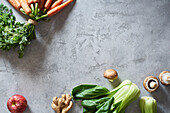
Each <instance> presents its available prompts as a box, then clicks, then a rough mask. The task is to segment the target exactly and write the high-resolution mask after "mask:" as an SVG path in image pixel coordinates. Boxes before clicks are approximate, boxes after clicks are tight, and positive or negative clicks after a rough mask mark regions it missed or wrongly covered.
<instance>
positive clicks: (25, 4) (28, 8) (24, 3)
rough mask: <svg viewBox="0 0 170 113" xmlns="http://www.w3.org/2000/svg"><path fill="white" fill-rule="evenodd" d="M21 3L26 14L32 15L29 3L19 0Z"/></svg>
mask: <svg viewBox="0 0 170 113" xmlns="http://www.w3.org/2000/svg"><path fill="white" fill-rule="evenodd" d="M19 3H20V4H21V6H22V8H23V10H24V12H25V13H26V14H27V15H29V14H30V13H31V9H30V7H29V6H28V3H27V1H26V0H19Z"/></svg>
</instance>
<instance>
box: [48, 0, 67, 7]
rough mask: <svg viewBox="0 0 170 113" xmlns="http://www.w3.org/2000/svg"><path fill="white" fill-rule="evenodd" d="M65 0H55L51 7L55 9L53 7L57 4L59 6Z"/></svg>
mask: <svg viewBox="0 0 170 113" xmlns="http://www.w3.org/2000/svg"><path fill="white" fill-rule="evenodd" d="M63 1H64V0H57V1H55V2H54V3H53V4H52V6H51V7H50V9H53V8H54V7H56V6H59V5H60V4H61V3H62V2H63Z"/></svg>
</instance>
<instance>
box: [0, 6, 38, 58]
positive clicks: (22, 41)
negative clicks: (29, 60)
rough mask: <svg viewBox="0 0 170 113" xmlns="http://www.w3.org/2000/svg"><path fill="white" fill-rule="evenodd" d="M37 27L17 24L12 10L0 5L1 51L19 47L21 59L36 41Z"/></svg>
mask: <svg viewBox="0 0 170 113" xmlns="http://www.w3.org/2000/svg"><path fill="white" fill-rule="evenodd" d="M35 37H36V34H35V26H34V25H33V24H25V23H20V22H16V19H15V16H14V15H13V12H12V10H9V9H8V8H7V7H6V6H4V5H3V4H0V49H2V50H6V51H9V50H11V49H15V48H17V47H19V50H18V51H17V52H18V54H19V56H18V57H19V58H22V57H23V55H24V49H25V47H26V46H27V45H29V44H30V43H31V41H32V40H33V39H35Z"/></svg>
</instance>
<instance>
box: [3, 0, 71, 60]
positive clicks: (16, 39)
mask: <svg viewBox="0 0 170 113" xmlns="http://www.w3.org/2000/svg"><path fill="white" fill-rule="evenodd" d="M8 1H9V2H10V4H11V5H12V6H13V7H14V8H16V9H17V10H18V11H20V12H22V13H24V14H26V15H28V16H29V17H30V18H31V19H33V20H34V21H33V20H31V21H28V22H27V23H20V22H16V19H15V16H14V15H13V13H12V10H9V9H8V8H7V7H6V6H4V5H3V4H1V5H0V49H2V50H6V51H9V50H11V49H15V48H17V47H19V50H18V51H17V52H18V54H19V58H22V57H23V55H24V49H25V47H26V46H27V45H29V44H30V43H31V41H32V40H33V39H35V38H36V34H35V25H36V24H35V23H36V21H37V20H39V19H43V18H45V17H47V16H52V15H54V14H56V13H57V12H59V11H60V10H62V9H63V8H64V7H66V6H67V5H68V4H70V3H71V2H72V1H73V0H67V1H65V2H63V1H64V0H57V1H55V2H54V3H53V0H8Z"/></svg>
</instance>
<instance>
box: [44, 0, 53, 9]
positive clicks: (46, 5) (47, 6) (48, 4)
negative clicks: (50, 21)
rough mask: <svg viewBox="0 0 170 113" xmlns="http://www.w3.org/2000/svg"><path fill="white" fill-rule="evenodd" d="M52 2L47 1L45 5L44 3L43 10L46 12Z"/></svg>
mask: <svg viewBox="0 0 170 113" xmlns="http://www.w3.org/2000/svg"><path fill="white" fill-rule="evenodd" d="M52 2H53V0H47V1H46V3H45V6H44V7H45V9H47V10H48V9H49V8H50V6H51V3H52Z"/></svg>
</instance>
